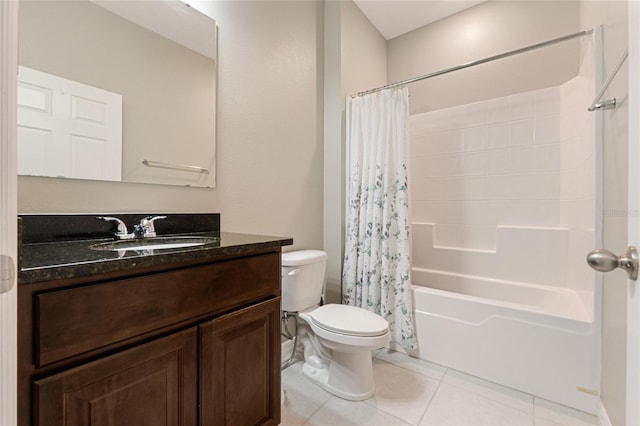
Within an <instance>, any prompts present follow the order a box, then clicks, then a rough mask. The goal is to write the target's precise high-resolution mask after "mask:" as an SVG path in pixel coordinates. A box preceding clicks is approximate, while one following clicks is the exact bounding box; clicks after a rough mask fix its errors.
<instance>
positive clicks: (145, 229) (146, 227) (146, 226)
mask: <svg viewBox="0 0 640 426" xmlns="http://www.w3.org/2000/svg"><path fill="white" fill-rule="evenodd" d="M166 218H167V217H166V216H147V217H145V218H144V219H142V220H141V221H140V223H139V224H138V225H136V228H135V231H134V233H135V232H138V233H140V234H142V236H143V237H144V238H149V237H155V236H156V228H155V227H154V225H153V222H155V221H156V220H158V219H166Z"/></svg>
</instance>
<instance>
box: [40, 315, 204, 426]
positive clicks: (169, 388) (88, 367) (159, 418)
mask: <svg viewBox="0 0 640 426" xmlns="http://www.w3.org/2000/svg"><path fill="white" fill-rule="evenodd" d="M196 333H197V330H196V328H195V327H192V328H190V329H188V330H185V331H182V332H178V333H174V334H172V335H170V336H167V337H164V338H161V339H157V340H155V341H153V342H150V343H147V344H143V345H139V346H137V347H135V348H132V349H128V350H124V351H122V352H119V353H117V354H114V355H112V356H107V357H104V358H101V359H98V360H96V361H93V362H90V363H87V364H84V365H81V366H78V367H75V368H71V369H69V370H67V371H64V372H62V373H59V374H54V375H53V376H50V377H47V378H44V379H41V380H36V381H35V382H34V416H35V417H34V424H36V425H39V426H47V425H92V426H97V425H139V426H144V425H147V426H157V425H195V424H197V418H198V416H197V414H198V413H197V411H198V404H197V392H196V389H194V386H193V385H192V384H193V383H195V382H196V380H197V374H198V363H197V351H198V341H197V336H196Z"/></svg>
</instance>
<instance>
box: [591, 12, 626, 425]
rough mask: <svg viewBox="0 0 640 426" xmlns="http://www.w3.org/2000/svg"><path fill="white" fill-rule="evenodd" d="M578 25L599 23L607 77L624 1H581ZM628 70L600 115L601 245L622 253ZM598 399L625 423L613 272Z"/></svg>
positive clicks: (616, 53)
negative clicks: (614, 105) (615, 104)
mask: <svg viewBox="0 0 640 426" xmlns="http://www.w3.org/2000/svg"><path fill="white" fill-rule="evenodd" d="M580 20H581V26H582V27H584V28H591V27H595V26H596V25H604V29H603V44H604V70H603V71H604V77H605V78H606V77H608V76H609V75H610V73H611V71H612V68H613V67H614V66H615V65H616V64H617V62H618V60H619V59H620V55H621V54H622V52H623V51H624V49H625V48H626V47H627V45H628V41H627V2H625V1H584V2H582V3H581V15H580ZM627 78H628V73H627V65H625V66H624V67H623V68H622V69H621V70H620V73H619V74H618V76H617V77H616V78H615V79H614V80H613V81H612V83H611V86H610V88H609V89H608V90H607V92H606V93H605V98H609V97H614V96H615V97H617V99H618V101H619V105H618V107H617V108H616V109H615V110H609V111H605V112H603V113H601V114H602V117H603V132H604V141H603V150H604V152H603V160H604V176H603V179H604V182H603V184H604V191H603V197H604V198H603V203H604V205H603V207H604V214H603V231H604V240H603V247H604V248H606V249H608V250H611V251H613V252H614V253H618V254H622V253H624V252H626V250H627V219H628V215H627V213H628V211H629V210H628V204H627V170H628V169H627V139H628V121H627V120H628V112H629V109H628V102H626V101H625V98H626V97H627V94H628V91H629V88H628V82H627ZM603 279H604V283H603V286H602V292H603V293H602V301H603V304H602V373H601V374H602V379H601V396H600V397H601V399H602V403H603V405H604V407H605V409H606V411H607V414H608V416H609V419H610V420H611V423H612V424H613V425H616V426H617V425H624V424H626V423H627V422H626V421H625V395H626V368H625V365H626V350H627V347H626V332H627V328H626V321H627V305H626V303H627V301H626V296H627V279H626V276H625V275H624V274H616V273H614V272H611V273H607V274H604V275H603Z"/></svg>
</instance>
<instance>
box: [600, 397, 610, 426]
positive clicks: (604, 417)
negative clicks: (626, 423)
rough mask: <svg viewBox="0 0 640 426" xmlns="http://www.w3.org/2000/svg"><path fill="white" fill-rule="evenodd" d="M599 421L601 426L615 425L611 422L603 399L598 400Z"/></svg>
mask: <svg viewBox="0 0 640 426" xmlns="http://www.w3.org/2000/svg"><path fill="white" fill-rule="evenodd" d="M598 421H599V423H600V426H613V425H612V424H611V420H610V419H609V415H608V414H607V410H606V409H605V408H604V405H603V404H602V400H598Z"/></svg>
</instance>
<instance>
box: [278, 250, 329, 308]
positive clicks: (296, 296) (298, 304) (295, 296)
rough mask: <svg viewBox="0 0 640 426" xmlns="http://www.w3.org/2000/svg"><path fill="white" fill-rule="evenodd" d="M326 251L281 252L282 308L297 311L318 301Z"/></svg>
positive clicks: (320, 295) (322, 281)
mask: <svg viewBox="0 0 640 426" xmlns="http://www.w3.org/2000/svg"><path fill="white" fill-rule="evenodd" d="M326 264H327V253H325V252H323V251H320V250H300V251H291V252H288V253H282V310H283V311H289V312H298V311H302V310H305V309H307V308H310V307H312V306H314V305H317V304H319V303H320V299H321V297H322V289H323V287H324V273H325V267H326Z"/></svg>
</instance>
